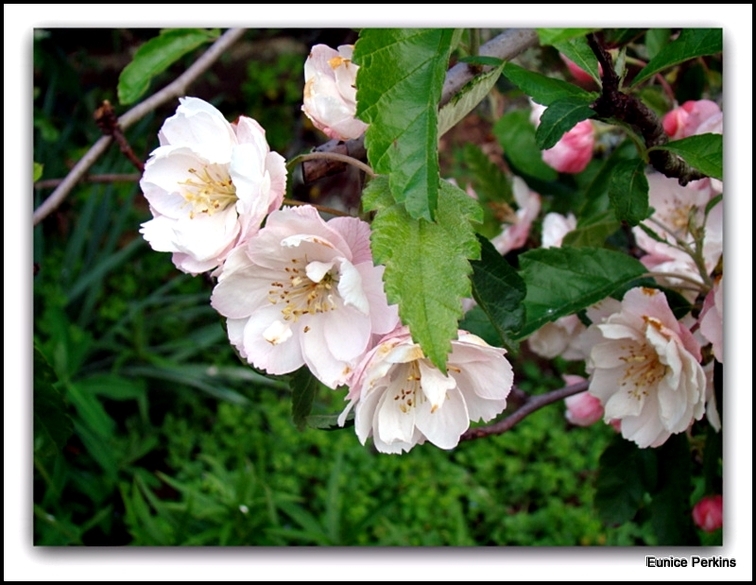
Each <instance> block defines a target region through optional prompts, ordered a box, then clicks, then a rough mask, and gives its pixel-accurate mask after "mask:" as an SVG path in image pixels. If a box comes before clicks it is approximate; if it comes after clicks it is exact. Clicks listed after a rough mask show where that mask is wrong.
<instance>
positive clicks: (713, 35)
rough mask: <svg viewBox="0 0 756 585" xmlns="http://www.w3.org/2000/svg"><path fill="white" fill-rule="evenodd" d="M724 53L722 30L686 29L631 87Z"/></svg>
mask: <svg viewBox="0 0 756 585" xmlns="http://www.w3.org/2000/svg"><path fill="white" fill-rule="evenodd" d="M721 52H722V29H721V28H686V29H683V30H682V32H681V33H680V36H679V37H677V38H676V39H675V40H674V41H672V42H671V43H669V44H668V45H665V46H664V47H663V48H662V49H661V50H660V51H659V53H658V54H657V55H656V56H655V57H654V58H653V59H651V61H649V62H648V65H646V66H645V67H644V68H643V69H641V70H640V71H639V72H638V75H636V76H635V79H633V83H632V85H631V87H634V86H636V85H638V84H639V83H642V82H643V81H645V80H646V79H649V78H650V77H652V76H654V75H656V74H657V73H659V72H660V71H662V70H664V69H667V68H668V67H672V66H673V65H677V64H679V63H682V62H683V61H688V60H689V59H695V58H696V57H703V56H705V55H714V54H716V53H721Z"/></svg>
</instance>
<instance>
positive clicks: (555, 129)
mask: <svg viewBox="0 0 756 585" xmlns="http://www.w3.org/2000/svg"><path fill="white" fill-rule="evenodd" d="M591 101H592V100H591V99H589V100H588V101H586V99H585V98H584V97H568V98H562V99H559V100H556V101H553V102H551V105H550V106H549V107H548V108H546V110H545V111H544V112H543V114H541V123H540V125H539V126H538V129H537V130H536V133H535V139H536V145H537V146H538V148H540V149H542V150H548V149H549V148H551V147H552V146H554V145H555V144H556V143H557V142H559V140H560V139H561V138H562V136H564V134H565V133H566V132H569V131H570V130H572V129H573V128H574V127H575V124H577V123H578V122H582V121H583V120H587V119H588V118H592V117H593V116H594V115H595V114H596V112H594V111H593V110H592V109H591V108H589V107H588V104H589V103H590V102H591Z"/></svg>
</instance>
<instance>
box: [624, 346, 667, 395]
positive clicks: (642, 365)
mask: <svg viewBox="0 0 756 585" xmlns="http://www.w3.org/2000/svg"><path fill="white" fill-rule="evenodd" d="M622 349H623V350H624V351H625V354H624V355H622V356H620V358H619V359H620V360H621V361H623V362H624V363H625V374H624V375H623V376H622V378H621V386H623V387H625V386H628V385H630V386H631V387H630V389H629V390H628V392H629V393H630V395H631V396H633V397H634V398H636V399H637V400H640V399H641V398H642V397H643V396H648V388H649V387H651V386H653V385H655V384H657V383H658V382H659V381H660V380H661V379H662V378H664V376H665V375H666V373H667V367H666V366H665V365H664V364H662V363H661V362H660V361H659V354H658V353H657V352H656V350H655V349H654V348H653V347H652V346H651V345H650V344H648V343H642V344H633V345H630V346H624V347H623V348H622Z"/></svg>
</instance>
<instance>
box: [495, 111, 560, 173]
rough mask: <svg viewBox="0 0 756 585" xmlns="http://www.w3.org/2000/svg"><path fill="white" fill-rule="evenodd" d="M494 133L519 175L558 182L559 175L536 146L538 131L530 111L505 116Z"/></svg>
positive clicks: (496, 126)
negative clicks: (544, 159) (532, 122)
mask: <svg viewBox="0 0 756 585" xmlns="http://www.w3.org/2000/svg"><path fill="white" fill-rule="evenodd" d="M493 132H494V135H495V136H496V138H497V139H498V141H499V144H501V147H502V148H503V149H504V155H505V156H506V157H507V159H508V160H509V162H510V163H511V164H512V166H513V167H514V168H515V170H516V171H517V172H518V174H524V175H529V176H532V177H536V178H538V179H540V180H542V181H556V179H557V178H558V176H559V175H558V173H557V172H556V171H555V170H554V169H552V168H551V167H550V166H549V165H547V164H546V163H545V162H543V158H542V157H541V149H540V148H538V146H537V145H536V139H535V133H536V129H535V126H533V124H531V123H530V113H529V112H528V111H526V110H515V111H513V112H509V113H508V114H505V115H504V116H502V117H501V118H499V121H498V122H496V124H495V125H494V128H493Z"/></svg>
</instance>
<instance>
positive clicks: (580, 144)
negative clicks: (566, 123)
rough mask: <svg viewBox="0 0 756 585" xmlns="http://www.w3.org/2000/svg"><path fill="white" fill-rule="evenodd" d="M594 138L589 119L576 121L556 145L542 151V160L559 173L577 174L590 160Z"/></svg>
mask: <svg viewBox="0 0 756 585" xmlns="http://www.w3.org/2000/svg"><path fill="white" fill-rule="evenodd" d="M595 140H596V139H595V136H594V132H593V124H592V123H591V121H590V120H583V121H582V122H578V123H577V124H576V125H575V127H574V128H573V129H572V130H570V131H569V132H567V133H566V134H565V135H564V136H562V138H561V140H560V141H559V142H557V143H556V145H554V146H553V147H552V148H549V149H548V150H544V151H543V153H542V156H543V161H544V162H545V163H546V164H547V165H549V166H550V167H552V168H553V169H555V170H557V171H559V172H560V173H571V174H577V173H579V172H581V171H583V170H584V169H585V167H587V166H588V163H589V162H590V161H591V157H593V145H594V143H595Z"/></svg>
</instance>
